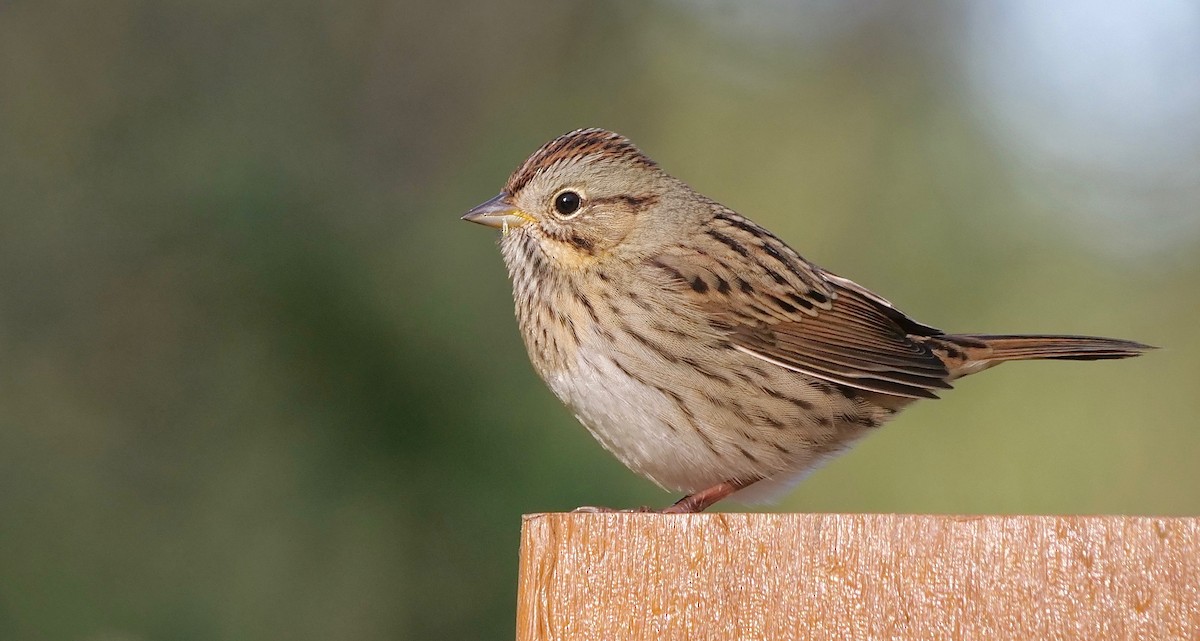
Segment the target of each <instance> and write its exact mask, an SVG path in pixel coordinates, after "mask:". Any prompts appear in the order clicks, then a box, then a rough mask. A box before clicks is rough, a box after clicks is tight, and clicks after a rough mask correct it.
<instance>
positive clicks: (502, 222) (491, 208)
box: [462, 194, 533, 230]
mask: <svg viewBox="0 0 1200 641" xmlns="http://www.w3.org/2000/svg"><path fill="white" fill-rule="evenodd" d="M462 219H463V220H466V221H470V222H473V223H479V224H480V225H487V226H488V227H495V228H496V229H504V230H508V229H509V228H511V227H520V226H521V225H527V224H529V223H531V222H533V217H532V216H530V215H529V214H527V213H525V212H523V211H521V210H520V209H517V208H516V207H515V206H514V205H513V204H512V203H511V202H509V201H508V195H507V194H500V195H498V196H496V197H495V198H493V199H491V200H489V201H487V202H485V203H482V204H480V205H478V206H477V207H475V208H474V209H472V210H471V211H469V212H467V213H466V214H464V215H463V217H462Z"/></svg>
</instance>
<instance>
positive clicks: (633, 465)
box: [546, 349, 731, 492]
mask: <svg viewBox="0 0 1200 641" xmlns="http://www.w3.org/2000/svg"><path fill="white" fill-rule="evenodd" d="M573 370H574V371H572V372H570V373H558V374H549V375H547V376H546V382H547V384H549V386H550V389H552V390H553V391H554V393H555V394H556V395H557V396H558V397H559V399H561V400H562V401H563V402H564V403H565V404H566V405H567V407H569V408H570V409H571V411H573V412H574V413H575V417H576V418H578V419H579V421H580V422H581V423H583V424H584V426H585V427H587V428H588V431H590V432H591V433H592V436H594V437H595V438H596V440H598V441H600V444H601V445H603V446H604V447H605V448H606V449H608V451H610V452H612V453H613V454H614V455H616V457H617V458H618V459H620V460H621V462H622V463H624V464H625V465H626V466H628V467H629V469H631V470H633V471H634V472H637V473H639V474H641V475H643V476H645V477H647V478H649V479H650V480H652V481H654V482H655V483H657V484H658V485H660V486H661V487H663V488H665V489H669V490H675V491H681V492H695V491H698V490H701V489H704V488H707V487H711V486H713V485H716V484H717V483H720V482H722V481H724V480H726V479H728V478H730V472H731V470H730V468H729V463H728V462H727V461H723V460H722V459H721V458H720V457H718V456H717V455H716V454H715V453H714V452H713V451H712V449H711V448H710V447H709V445H708V444H707V443H706V442H705V440H704V437H703V436H702V435H701V434H700V433H699V431H698V430H697V429H696V427H694V426H693V425H692V423H691V421H689V419H688V418H687V417H686V416H685V415H684V414H683V412H682V411H681V410H680V409H679V407H678V406H677V405H676V403H675V401H674V400H672V399H671V398H669V397H668V396H667V395H666V394H664V393H662V392H660V391H659V390H657V389H655V388H654V387H652V386H650V385H647V384H644V383H641V382H638V381H636V380H634V379H631V378H630V377H629V376H627V375H626V374H625V373H624V372H622V371H621V370H620V369H618V368H617V366H616V365H615V364H614V363H613V361H612V360H610V359H609V358H608V357H607V356H604V355H601V354H597V353H595V352H593V351H590V350H586V349H580V350H579V351H578V352H577V354H576V362H575V366H574V368H573Z"/></svg>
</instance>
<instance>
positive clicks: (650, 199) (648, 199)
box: [590, 194, 658, 210]
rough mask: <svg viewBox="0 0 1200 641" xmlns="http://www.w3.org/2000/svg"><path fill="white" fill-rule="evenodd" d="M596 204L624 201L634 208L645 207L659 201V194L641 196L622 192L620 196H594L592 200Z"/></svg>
mask: <svg viewBox="0 0 1200 641" xmlns="http://www.w3.org/2000/svg"><path fill="white" fill-rule="evenodd" d="M590 202H591V203H592V204H594V205H597V204H598V205H607V204H612V203H624V204H625V205H628V206H629V207H630V208H632V209H635V210H636V209H645V208H646V207H650V206H652V205H654V204H656V203H658V196H655V195H654V194H643V195H641V196H632V195H629V194H621V195H620V196H605V197H604V198H593V199H591V201H590Z"/></svg>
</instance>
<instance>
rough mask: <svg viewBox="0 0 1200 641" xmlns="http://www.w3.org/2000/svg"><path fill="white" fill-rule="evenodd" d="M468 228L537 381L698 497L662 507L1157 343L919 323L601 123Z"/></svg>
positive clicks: (753, 481) (550, 154)
mask: <svg viewBox="0 0 1200 641" xmlns="http://www.w3.org/2000/svg"><path fill="white" fill-rule="evenodd" d="M463 218H464V219H466V220H470V221H472V222H477V223H481V224H485V225H489V226H492V227H498V228H501V229H503V234H502V236H501V240H500V245H501V251H502V253H503V255H504V261H505V264H506V265H507V266H508V270H509V274H510V276H511V278H512V282H513V294H514V298H515V300H516V312H517V321H518V325H519V327H520V330H521V335H522V336H523V337H524V339H525V344H526V347H527V348H528V351H529V357H530V360H531V362H532V363H533V366H534V368H535V369H536V370H537V372H538V374H540V375H541V377H542V378H543V379H544V380H545V381H546V383H547V384H548V385H549V386H550V388H551V390H553V391H554V393H555V394H556V395H557V396H558V397H559V398H560V399H561V400H562V401H563V402H564V403H566V404H567V406H568V407H570V408H571V410H572V411H573V412H575V414H576V416H577V417H578V418H579V420H580V421H581V422H582V423H583V424H584V425H585V426H586V427H587V428H588V430H589V431H590V432H591V433H592V435H593V436H595V437H596V439H597V440H599V441H600V443H601V444H602V445H604V447H606V448H607V449H609V450H610V451H611V452H613V453H614V454H615V455H616V456H617V457H618V458H619V459H620V460H621V461H622V462H623V463H625V465H627V466H628V467H629V468H630V469H632V470H633V471H635V472H637V473H639V474H641V475H643V476H646V477H647V478H649V479H651V480H653V481H654V482H656V483H657V484H659V485H660V486H662V487H664V488H666V489H670V490H676V491H681V492H685V493H686V494H687V496H685V497H684V498H683V499H681V500H680V501H679V502H677V503H676V504H675V505H673V506H671V507H669V508H667V509H666V510H664V511H666V512H695V511H700V510H703V509H705V508H707V507H708V506H709V505H712V504H713V503H715V502H716V501H719V500H721V499H722V498H725V497H726V496H729V495H730V494H736V495H737V498H741V499H746V500H755V499H759V498H763V497H767V496H770V495H773V494H776V493H778V492H780V491H781V490H785V489H787V488H788V487H790V486H792V485H794V484H795V483H796V482H798V481H799V480H800V479H801V478H802V477H803V476H804V475H805V474H806V473H808V472H809V471H811V470H812V469H813V468H814V467H815V466H816V465H818V464H819V463H821V462H822V461H823V460H825V459H827V458H829V457H831V456H833V455H836V454H837V453H839V452H842V451H844V450H845V449H846V448H848V447H849V446H850V445H852V444H853V443H854V442H855V441H856V440H858V439H859V438H861V437H862V436H864V435H866V434H869V433H870V432H871V431H873V430H874V429H875V428H877V427H879V426H881V425H883V424H884V423H885V422H886V421H887V420H889V419H890V418H891V417H892V416H894V415H895V413H896V412H898V411H899V410H901V409H903V408H904V407H905V406H907V405H908V404H910V403H912V402H913V401H914V400H916V399H921V398H937V394H938V392H940V391H942V390H946V389H950V387H951V383H952V382H953V381H954V380H955V379H957V378H960V377H962V376H966V375H968V374H973V373H975V372H979V371H982V370H984V369H987V368H989V367H992V366H994V365H996V364H999V363H1001V362H1004V361H1009V360H1025V359H1067V360H1097V359H1108V358H1126V357H1129V356H1136V355H1138V354H1140V353H1142V352H1143V351H1144V350H1146V349H1148V346H1146V345H1142V344H1141V343H1136V342H1132V341H1124V340H1117V339H1110V338H1096V337H1088V336H1058V335H1042V336H1007V335H984V334H946V333H944V332H942V331H940V330H938V329H935V328H933V327H930V326H928V325H923V324H921V323H918V322H916V321H914V320H912V319H910V318H909V317H907V316H906V315H904V314H903V313H902V312H900V311H899V310H898V309H896V308H895V307H894V306H892V304H891V303H889V302H888V301H887V300H885V299H883V298H881V297H880V296H878V295H876V294H873V293H872V292H870V291H868V290H867V289H866V288H864V287H862V286H860V285H858V284H856V283H854V282H853V281H850V280H848V279H846V278H842V277H840V276H837V275H834V274H832V273H830V272H828V271H826V270H824V269H822V268H820V267H818V266H817V265H815V264H813V263H810V262H808V261H807V260H805V259H804V258H803V257H802V256H800V255H799V254H798V253H796V252H795V251H794V250H793V249H792V248H791V247H788V246H787V245H786V244H785V243H784V242H783V241H781V240H780V239H779V238H777V237H776V236H775V235H774V234H772V233H771V232H769V231H767V230H766V229H764V228H762V227H760V226H759V225H757V224H755V223H753V222H751V221H750V220H748V219H747V218H745V217H743V216H741V215H739V214H737V213H736V212H734V211H732V210H730V209H729V208H727V207H724V206H722V205H720V204H718V203H716V202H714V201H712V200H710V199H708V198H705V197H704V196H702V195H700V194H698V193H696V192H695V191H693V190H692V189H691V188H690V187H688V186H687V185H686V184H684V183H683V182H681V181H679V180H678V179H676V178H674V177H672V176H670V175H668V174H667V173H666V172H664V171H662V169H660V168H659V166H658V165H657V164H656V163H655V162H654V161H652V160H650V159H649V158H647V157H646V156H645V155H644V154H642V153H641V151H639V150H638V149H637V147H635V146H634V145H633V143H631V142H630V141H629V140H628V139H626V138H624V137H623V136H620V135H619V134H615V133H612V132H609V131H605V130H602V129H580V130H577V131H573V132H570V133H568V134H565V135H563V136H560V137H559V138H556V139H554V140H552V141H550V142H548V143H546V144H545V145H544V146H542V148H541V149H539V150H537V151H536V152H534V154H533V155H532V156H530V157H529V158H528V159H527V160H526V161H525V162H524V163H522V164H521V166H520V167H519V168H518V169H517V170H516V171H515V172H514V173H513V175H512V176H511V177H510V178H509V180H508V182H507V184H506V185H505V188H504V191H503V192H501V193H500V195H498V196H497V197H495V198H493V199H492V200H489V201H488V202H486V203H484V204H482V205H480V206H479V207H476V208H475V209H473V210H471V211H470V212H469V213H468V214H467V215H466V216H464V217H463Z"/></svg>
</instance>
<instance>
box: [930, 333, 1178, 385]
mask: <svg viewBox="0 0 1200 641" xmlns="http://www.w3.org/2000/svg"><path fill="white" fill-rule="evenodd" d="M935 339H936V341H937V343H938V344H939V347H940V349H938V348H937V347H935V350H936V351H938V352H940V353H941V355H942V356H943V359H944V360H945V361H946V365H947V367H948V368H949V370H950V373H951V376H953V377H955V378H957V377H959V376H965V375H967V374H973V373H975V372H978V371H982V370H985V369H987V368H989V367H992V366H993V365H998V364H1000V363H1003V362H1005V361H1023V360H1033V359H1055V360H1072V361H1096V360H1105V359H1113V358H1130V357H1132V356H1138V355H1140V354H1142V353H1143V352H1145V351H1147V350H1151V349H1155V348H1154V347H1153V346H1151V345H1144V344H1142V343H1138V342H1135V341H1127V340H1121V339H1117V338H1101V337H1098V336H1064V335H1053V334H1047V335H1025V336H1022V335H1007V334H949V335H944V336H937V337H935Z"/></svg>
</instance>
